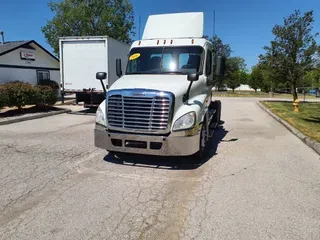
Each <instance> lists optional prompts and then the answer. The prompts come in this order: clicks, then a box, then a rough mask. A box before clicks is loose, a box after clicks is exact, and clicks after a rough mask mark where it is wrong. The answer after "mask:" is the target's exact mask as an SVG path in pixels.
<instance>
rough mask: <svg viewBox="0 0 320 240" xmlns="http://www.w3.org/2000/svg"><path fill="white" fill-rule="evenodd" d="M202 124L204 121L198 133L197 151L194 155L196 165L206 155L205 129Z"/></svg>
mask: <svg viewBox="0 0 320 240" xmlns="http://www.w3.org/2000/svg"><path fill="white" fill-rule="evenodd" d="M204 123H205V120H204V121H203V124H202V127H201V132H200V141H199V151H198V152H197V153H195V155H194V157H195V159H196V161H197V163H198V162H201V161H202V159H203V158H204V157H205V156H206V153H207V151H206V150H207V142H206V129H205V124H204Z"/></svg>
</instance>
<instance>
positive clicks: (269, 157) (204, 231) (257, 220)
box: [0, 98, 320, 240]
mask: <svg viewBox="0 0 320 240" xmlns="http://www.w3.org/2000/svg"><path fill="white" fill-rule="evenodd" d="M222 106H223V110H222V120H224V121H225V123H224V125H223V127H221V128H220V129H219V130H218V131H217V132H216V133H215V135H214V137H213V140H212V142H211V151H210V153H209V157H208V158H207V159H206V161H204V162H203V163H202V164H201V165H200V166H194V164H193V161H192V159H189V158H159V157H142V156H138V157H133V156H130V157H125V158H120V159H116V158H113V157H111V156H109V155H108V153H107V151H104V150H102V149H97V148H95V147H94V145H93V128H94V116H93V115H92V114H77V113H74V114H62V115H57V116H52V117H47V118H42V119H37V120H31V121H26V122H21V123H15V124H10V125H5V126H0V168H1V171H0V179H1V181H0V185H1V187H0V211H1V214H0V239H121V240H122V239H166V240H168V239H210V240H211V239H246V240H247V239H282V240H283V239H290V240H292V239H317V240H318V239H320V157H319V155H318V154H316V153H315V152H314V151H313V150H312V149H310V148H309V147H307V146H306V145H304V144H303V143H302V142H301V141H300V140H299V139H298V138H296V137H295V136H294V135H293V134H291V133H290V132H289V131H288V130H287V129H285V128H284V127H283V126H282V125H280V124H279V123H278V122H276V121H275V120H274V119H273V118H271V117H270V116H269V115H268V114H267V113H265V112H264V111H262V110H261V109H260V108H259V107H258V106H257V105H256V100H255V99H242V98H236V99H231V98H230V99H228V98H224V99H223V100H222Z"/></svg>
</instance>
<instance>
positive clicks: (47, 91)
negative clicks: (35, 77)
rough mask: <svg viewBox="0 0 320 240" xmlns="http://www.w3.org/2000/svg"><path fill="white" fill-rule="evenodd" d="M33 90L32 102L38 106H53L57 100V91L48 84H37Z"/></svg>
mask: <svg viewBox="0 0 320 240" xmlns="http://www.w3.org/2000/svg"><path fill="white" fill-rule="evenodd" d="M34 90H35V97H34V103H35V104H36V105H37V106H38V107H46V106H53V105H54V104H55V103H56V102H57V101H58V93H57V91H56V90H55V89H53V88H52V87H50V86H46V85H38V86H35V87H34Z"/></svg>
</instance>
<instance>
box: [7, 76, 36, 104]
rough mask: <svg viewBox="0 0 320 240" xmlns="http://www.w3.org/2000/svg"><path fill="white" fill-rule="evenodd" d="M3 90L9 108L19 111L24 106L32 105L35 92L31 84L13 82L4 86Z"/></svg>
mask: <svg viewBox="0 0 320 240" xmlns="http://www.w3.org/2000/svg"><path fill="white" fill-rule="evenodd" d="M3 88H4V91H5V92H6V96H7V99H6V101H7V105H8V106H9V107H13V106H16V107H17V108H18V109H21V108H22V107H23V106H25V105H28V104H33V100H34V95H35V91H34V88H33V87H32V86H31V84H29V83H23V82H19V81H15V82H9V83H7V84H5V85H4V87H3Z"/></svg>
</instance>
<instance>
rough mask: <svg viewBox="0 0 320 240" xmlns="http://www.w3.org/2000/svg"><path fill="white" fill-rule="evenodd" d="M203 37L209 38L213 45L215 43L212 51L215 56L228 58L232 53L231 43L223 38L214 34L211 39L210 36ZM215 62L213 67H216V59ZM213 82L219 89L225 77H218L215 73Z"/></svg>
mask: <svg viewBox="0 0 320 240" xmlns="http://www.w3.org/2000/svg"><path fill="white" fill-rule="evenodd" d="M203 37H204V38H205V39H207V40H209V41H210V42H211V43H212V45H213V48H212V49H213V50H212V52H213V55H214V56H222V57H224V58H226V59H227V58H229V57H230V54H231V52H232V51H231V47H230V45H229V44H225V43H223V41H222V40H221V38H219V37H218V36H217V35H215V36H213V37H212V38H210V39H209V37H208V36H203ZM213 64H214V66H213V67H214V69H215V66H216V65H215V61H214V62H213ZM213 82H214V85H215V86H216V87H218V89H219V88H220V87H222V86H223V84H224V78H222V77H217V76H215V75H214V76H213Z"/></svg>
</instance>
